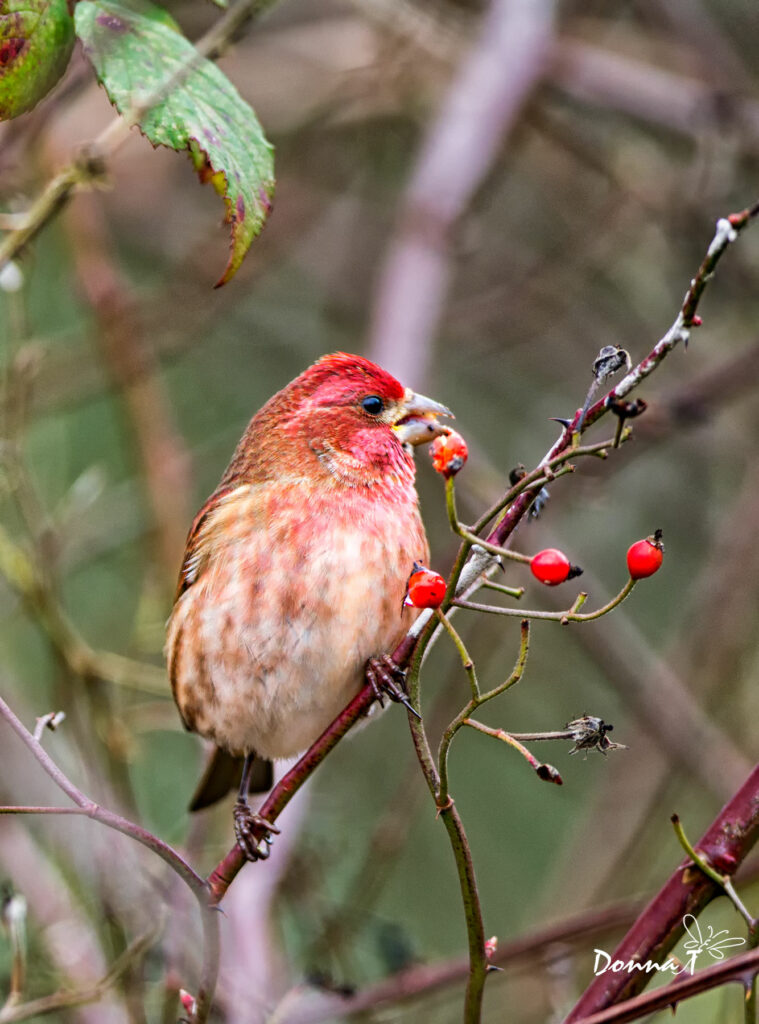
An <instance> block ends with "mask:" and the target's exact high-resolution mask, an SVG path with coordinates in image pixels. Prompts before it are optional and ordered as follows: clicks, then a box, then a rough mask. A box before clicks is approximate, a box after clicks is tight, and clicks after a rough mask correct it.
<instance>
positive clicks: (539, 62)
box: [369, 0, 554, 381]
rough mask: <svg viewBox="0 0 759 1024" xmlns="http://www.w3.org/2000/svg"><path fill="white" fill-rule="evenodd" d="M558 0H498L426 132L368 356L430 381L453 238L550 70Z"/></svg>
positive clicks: (391, 250)
mask: <svg viewBox="0 0 759 1024" xmlns="http://www.w3.org/2000/svg"><path fill="white" fill-rule="evenodd" d="M553 14H554V4H553V0H533V2H531V3H524V2H523V0H492V2H491V4H490V6H489V8H488V10H487V13H486V15H485V17H484V19H483V22H482V26H481V28H480V30H479V35H478V38H477V40H476V41H475V42H474V43H473V45H472V47H471V50H470V51H469V53H468V54H467V55H466V56H465V57H464V58H463V61H462V64H461V66H460V68H459V69H458V71H457V72H456V74H455V77H454V80H453V83H452V84H451V86H450V87H449V90H448V93H447V95H446V97H445V99H444V101H443V104H442V106H441V108H440V110H439V111H438V113H437V115H436V117H435V118H434V120H433V122H432V124H431V126H430V128H429V129H428V131H427V135H426V138H425V139H424V141H423V143H422V147H421V152H420V154H419V156H418V157H417V159H416V163H415V167H414V170H413V171H412V174H411V180H410V182H409V184H408V186H407V188H406V193H405V196H404V197H403V198H402V199H401V202H400V208H399V212H398V215H397V217H398V222H397V227H396V229H395V235H394V237H393V238H392V239H391V241H390V244H389V246H388V249H387V254H386V256H385V261H384V264H383V267H382V269H381V270H380V274H379V279H378V284H377V289H376V294H375V298H374V302H373V312H372V321H371V327H370V338H369V356H370V358H371V359H374V360H376V362H378V363H379V364H380V365H381V366H387V367H388V368H389V369H390V370H391V371H392V372H393V373H396V374H397V375H398V376H399V377H401V378H402V379H404V380H415V381H424V380H426V379H427V377H428V374H429V370H430V368H431V363H432V357H431V345H432V339H433V336H434V333H435V331H436V330H437V326H438V323H439V321H440V317H441V316H442V311H443V305H444V303H445V299H446V294H447V291H448V285H449V282H450V279H451V276H452V267H451V253H450V248H451V244H452V232H453V230H454V228H455V226H456V223H457V222H458V220H459V219H460V218H461V216H462V215H463V214H464V213H465V212H466V210H467V208H468V206H469V204H470V203H471V201H472V199H473V197H474V195H475V193H476V191H477V189H478V188H479V187H480V186H481V185H482V183H483V181H484V179H485V177H486V175H487V174H488V172H489V171H490V170H491V167H492V165H493V162H494V160H495V158H496V157H497V156H498V155H499V154H500V152H501V147H502V145H503V140H504V137H505V136H506V135H508V133H509V132H510V131H511V129H512V128H513V127H514V125H515V124H516V122H517V120H518V117H519V115H520V113H521V111H522V108H523V106H524V104H525V102H527V101H528V100H529V98H530V95H531V94H532V92H533V90H534V89H535V88H536V87H537V86H538V85H539V83H540V82H541V80H542V77H543V75H544V73H545V70H546V61H547V57H548V55H549V52H550V45H551V41H552V36H553Z"/></svg>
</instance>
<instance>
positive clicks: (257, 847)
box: [233, 800, 280, 860]
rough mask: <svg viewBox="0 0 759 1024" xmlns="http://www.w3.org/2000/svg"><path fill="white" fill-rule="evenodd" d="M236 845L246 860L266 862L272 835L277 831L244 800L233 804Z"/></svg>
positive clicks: (277, 832) (277, 831) (277, 830)
mask: <svg viewBox="0 0 759 1024" xmlns="http://www.w3.org/2000/svg"><path fill="white" fill-rule="evenodd" d="M233 816H234V825H235V838H236V839H237V845H238V846H239V847H240V849H241V850H242V852H243V853H244V854H245V856H246V857H247V859H248V860H266V859H267V858H268V856H269V854H270V853H271V850H269V847H270V846H271V844H272V833H274V834H275V835H279V831H280V830H279V829H278V828H277V827H276V826H275V825H272V823H271V822H270V821H267V820H266V818H262V817H261V815H260V814H256V812H255V811H253V810H251V808H250V807H248V805H247V803H246V802H245V801H244V800H238V801H237V802H236V803H235V809H234V812H233Z"/></svg>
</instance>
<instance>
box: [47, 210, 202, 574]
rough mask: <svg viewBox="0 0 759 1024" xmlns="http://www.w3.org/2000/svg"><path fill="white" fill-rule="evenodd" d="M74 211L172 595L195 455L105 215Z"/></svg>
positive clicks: (91, 294)
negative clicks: (176, 419) (176, 418)
mask: <svg viewBox="0 0 759 1024" xmlns="http://www.w3.org/2000/svg"><path fill="white" fill-rule="evenodd" d="M70 214H71V211H68V212H67V216H66V218H65V227H66V230H67V232H68V235H69V237H70V239H71V243H72V250H73V255H74V266H75V268H76V272H77V277H78V283H79V288H80V289H81V291H82V292H83V293H84V295H85V296H86V298H87V301H88V302H89V304H90V306H91V307H92V311H93V313H94V314H95V318H96V329H95V331H94V338H95V339H96V343H97V345H98V346H99V349H100V352H101V355H102V358H103V363H104V365H105V366H106V369H107V372H108V374H109V377H110V379H111V380H112V381H113V384H114V386H115V388H116V390H117V392H118V394H119V395H120V396H121V398H122V401H123V404H124V412H125V415H126V417H127V419H128V425H129V426H130V427H131V431H130V436H132V437H134V439H135V447H136V452H137V460H138V464H139V468H141V470H142V472H141V473H140V474H139V479H140V480H141V481H143V483H144V488H145V491H146V498H147V501H148V503H149V505H150V508H151V511H152V521H153V522H154V523H155V530H156V534H157V537H156V540H155V544H154V547H155V549H156V550H155V552H154V554H155V555H156V556H157V559H156V558H153V559H151V561H152V562H156V561H157V568H158V572H157V573H156V574H155V575H156V581H155V582H158V581H159V580H160V581H161V582H162V583H163V585H164V586H168V587H169V588H171V592H173V583H172V582H170V581H172V580H173V577H174V575H175V573H176V568H177V565H178V564H179V562H180V560H181V554H182V550H183V546H184V542H185V534H186V524H187V523H188V522H190V520H191V511H190V476H189V456H188V454H187V452H186V450H185V447H184V443H183V441H182V439H181V436H180V434H179V432H178V431H177V429H176V427H175V425H174V423H173V421H172V418H171V413H170V403H169V401H168V397H167V395H166V394H165V391H164V387H163V382H162V380H161V378H160V375H159V372H158V370H159V367H158V361H157V358H156V354H155V351H154V349H153V348H152V347H151V346H150V345H149V344H148V343H147V338H146V337H145V331H144V328H143V325H142V323H141V318H140V314H139V310H138V302H137V299H136V297H135V296H134V295H132V294H131V293H130V289H129V286H128V284H127V282H126V280H125V279H124V278H123V276H122V275H121V274H120V273H119V271H118V269H117V267H116V265H115V263H114V261H113V257H112V253H111V247H110V245H109V239H108V234H107V227H106V223H105V220H104V218H103V214H102V208H101V207H100V205H99V202H98V199H97V197H96V196H94V195H91V194H90V195H84V196H81V197H80V200H79V202H78V204H77V208H76V215H75V216H71V215H70Z"/></svg>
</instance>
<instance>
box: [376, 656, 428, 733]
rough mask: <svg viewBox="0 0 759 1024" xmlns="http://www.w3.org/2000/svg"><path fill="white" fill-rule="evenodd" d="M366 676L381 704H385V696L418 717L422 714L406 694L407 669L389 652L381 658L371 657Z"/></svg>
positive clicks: (381, 705) (382, 705)
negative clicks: (396, 661) (397, 662)
mask: <svg viewBox="0 0 759 1024" xmlns="http://www.w3.org/2000/svg"><path fill="white" fill-rule="evenodd" d="M366 678H367V680H368V681H369V683H370V684H371V687H372V689H373V690H374V696H375V697H376V699H377V700H378V701H379V706H380V707H381V708H382V707H384V706H385V701H384V699H383V698H384V697H385V696H387V697H389V698H390V700H392V701H395V702H396V703H397V704H403V706H404V707H405V708H406V710H407V711H410V712H411V714H412V715H416V717H417V718H421V717H422V716H421V715H420V714H419V712H418V711H417V710H416V709H415V708H414V707H413V705H412V704H411V701H410V700H409V699H408V696H407V694H406V671H405V669H402V668H401V667H400V665H396V663H395V662H394V661H393V659H392V658H391V657H390V655H389V654H383V655H382V657H381V658H370V659H369V661H368V662H367V663H366Z"/></svg>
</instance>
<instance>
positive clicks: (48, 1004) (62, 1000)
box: [0, 928, 159, 1024]
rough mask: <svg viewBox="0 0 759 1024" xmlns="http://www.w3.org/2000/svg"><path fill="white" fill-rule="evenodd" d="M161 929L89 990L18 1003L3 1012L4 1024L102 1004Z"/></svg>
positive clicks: (0, 1016)
mask: <svg viewBox="0 0 759 1024" xmlns="http://www.w3.org/2000/svg"><path fill="white" fill-rule="evenodd" d="M158 934H159V929H158V928H152V929H150V931H147V932H145V934H144V935H140V936H138V937H137V938H136V939H135V940H134V941H133V942H131V943H130V944H129V946H128V947H127V948H126V949H125V950H124V952H123V953H122V954H121V955H120V956H118V957H117V958H116V960H114V962H113V964H112V965H111V967H110V969H109V970H108V972H107V973H106V974H104V975H103V977H102V978H101V979H100V980H99V981H97V982H95V983H94V984H93V985H90V986H89V987H88V988H83V989H79V990H69V989H62V990H61V991H60V992H54V993H52V995H49V996H42V997H40V998H39V999H31V1000H30V1001H29V1002H27V1003H17V1004H15V1005H13V1006H6V1007H4V1008H3V1009H1V1010H0V1024H12V1022H13V1021H20V1020H29V1018H30V1017H40V1016H43V1015H44V1014H48V1013H53V1012H54V1011H55V1010H66V1009H70V1008H72V1007H75V1006H83V1005H85V1004H86V1003H96V1002H100V1000H101V999H102V998H103V996H105V995H106V993H107V992H108V990H109V989H110V988H112V987H113V986H114V985H115V984H116V983H117V982H118V981H119V979H120V978H121V977H122V975H123V974H124V973H125V972H126V971H127V970H129V969H130V968H131V967H132V966H133V965H134V964H135V963H136V962H137V961H139V960H140V959H142V958H143V957H144V956H145V954H146V953H147V952H148V951H149V950H150V947H151V946H152V945H153V943H154V942H155V940H156V938H157V937H158Z"/></svg>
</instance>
